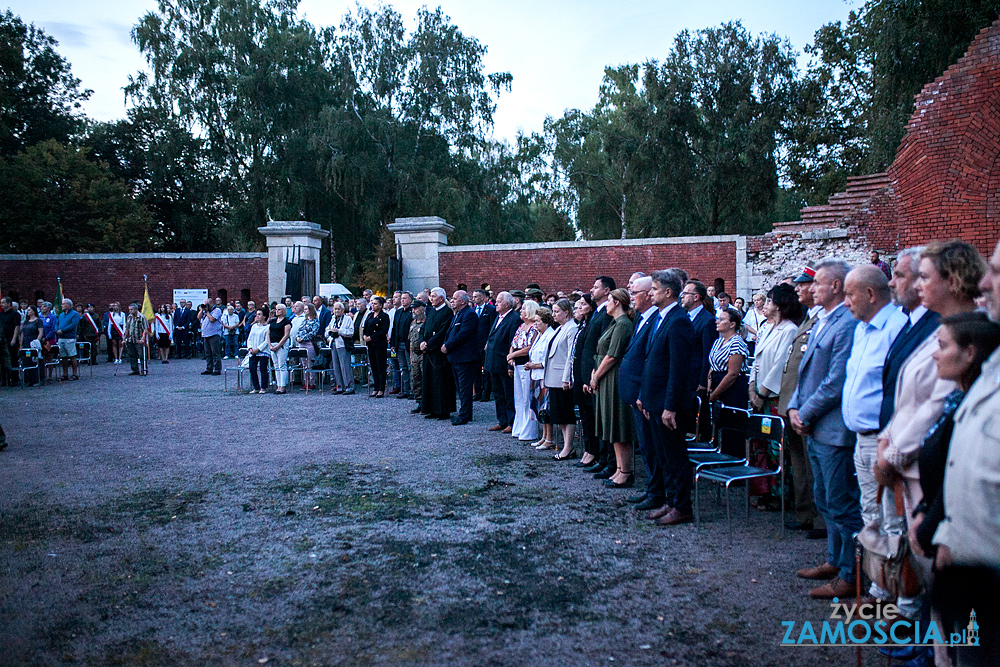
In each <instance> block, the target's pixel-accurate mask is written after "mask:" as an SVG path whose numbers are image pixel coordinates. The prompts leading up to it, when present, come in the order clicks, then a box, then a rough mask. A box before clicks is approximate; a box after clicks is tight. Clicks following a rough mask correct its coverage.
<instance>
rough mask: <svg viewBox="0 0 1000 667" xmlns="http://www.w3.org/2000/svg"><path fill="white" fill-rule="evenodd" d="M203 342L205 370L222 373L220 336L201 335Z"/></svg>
mask: <svg viewBox="0 0 1000 667" xmlns="http://www.w3.org/2000/svg"><path fill="white" fill-rule="evenodd" d="M202 342H204V343H205V370H206V371H209V372H211V373H219V374H220V375H221V374H222V336H220V335H218V334H216V335H215V336H202Z"/></svg>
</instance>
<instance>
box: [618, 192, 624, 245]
mask: <svg viewBox="0 0 1000 667" xmlns="http://www.w3.org/2000/svg"><path fill="white" fill-rule="evenodd" d="M619 217H621V221H622V238H621V240H622V241H624V240H625V193H624V192H623V193H622V208H621V214H620V216H619Z"/></svg>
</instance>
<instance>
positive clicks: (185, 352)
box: [109, 299, 193, 359]
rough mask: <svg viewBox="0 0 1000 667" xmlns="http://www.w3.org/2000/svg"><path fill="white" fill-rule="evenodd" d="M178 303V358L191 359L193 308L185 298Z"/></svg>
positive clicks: (176, 343)
mask: <svg viewBox="0 0 1000 667" xmlns="http://www.w3.org/2000/svg"><path fill="white" fill-rule="evenodd" d="M177 305H178V308H177V310H175V311H174V345H176V346H177V358H178V359H190V358H191V332H190V331H189V329H190V327H191V321H192V319H193V318H192V314H191V309H190V308H189V307H188V305H187V301H184V300H183V299H182V300H181V302H180V303H179V304H177ZM109 347H110V346H109Z"/></svg>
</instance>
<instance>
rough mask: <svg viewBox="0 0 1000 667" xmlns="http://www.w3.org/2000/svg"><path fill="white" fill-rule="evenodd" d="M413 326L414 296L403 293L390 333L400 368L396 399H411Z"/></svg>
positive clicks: (390, 343) (390, 345)
mask: <svg viewBox="0 0 1000 667" xmlns="http://www.w3.org/2000/svg"><path fill="white" fill-rule="evenodd" d="M411 324H413V295H412V294H410V293H409V292H401V293H400V295H399V307H398V308H396V312H395V313H394V314H393V317H392V331H390V332H389V347H390V348H392V349H393V350H395V351H396V359H397V365H398V366H399V379H400V390H399V394H397V396H396V398H409V397H410V396H411V391H412V389H411V387H410V325H411Z"/></svg>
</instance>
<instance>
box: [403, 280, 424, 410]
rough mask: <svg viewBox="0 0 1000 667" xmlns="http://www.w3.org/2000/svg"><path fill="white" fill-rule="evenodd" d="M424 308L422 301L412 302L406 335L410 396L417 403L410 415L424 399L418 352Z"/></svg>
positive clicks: (420, 362)
mask: <svg viewBox="0 0 1000 667" xmlns="http://www.w3.org/2000/svg"><path fill="white" fill-rule="evenodd" d="M426 307H427V306H426V304H425V303H424V302H423V301H420V300H417V301H414V302H413V306H412V310H413V322H412V323H411V324H410V332H409V334H408V335H407V339H408V341H409V346H410V355H409V359H410V388H411V396H412V398H413V399H414V400H415V401H416V402H417V406H416V407H415V408H413V409H412V410H410V413H411V414H417V413H419V412H420V405H421V401H422V400H423V397H424V393H423V391H424V353H423V352H421V351H420V343H421V341H423V337H424V311H425V309H426Z"/></svg>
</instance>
